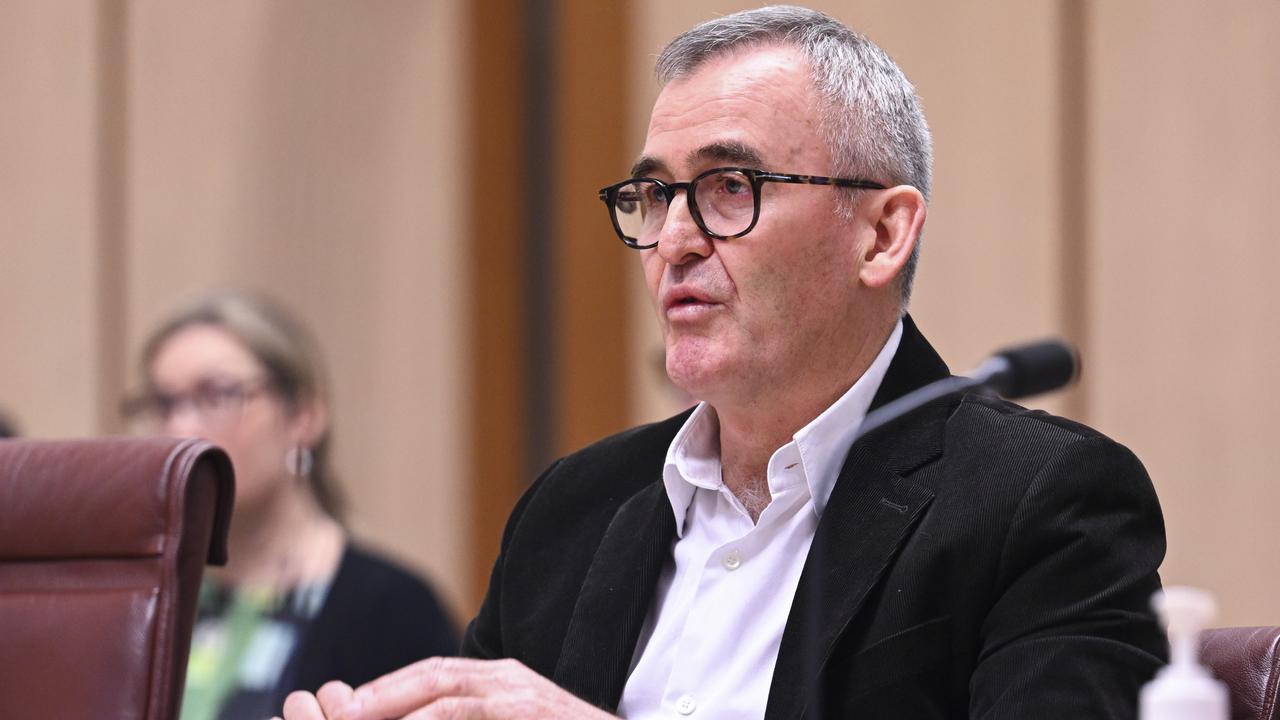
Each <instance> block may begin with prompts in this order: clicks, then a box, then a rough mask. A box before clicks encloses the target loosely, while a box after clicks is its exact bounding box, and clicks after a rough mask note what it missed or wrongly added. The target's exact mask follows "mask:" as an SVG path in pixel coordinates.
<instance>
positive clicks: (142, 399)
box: [120, 375, 277, 424]
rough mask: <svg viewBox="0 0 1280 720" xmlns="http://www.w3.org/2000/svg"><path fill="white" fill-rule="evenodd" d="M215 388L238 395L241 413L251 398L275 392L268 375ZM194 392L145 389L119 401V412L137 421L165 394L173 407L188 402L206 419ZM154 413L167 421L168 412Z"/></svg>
mask: <svg viewBox="0 0 1280 720" xmlns="http://www.w3.org/2000/svg"><path fill="white" fill-rule="evenodd" d="M216 389H217V391H218V392H219V393H221V394H223V395H229V394H230V393H232V392H234V393H235V394H236V395H238V396H239V397H238V399H237V402H238V404H239V412H241V413H243V412H244V408H245V406H246V405H248V403H249V402H250V401H251V400H253V399H254V398H255V397H257V396H259V395H262V394H265V393H274V392H277V388H276V383H275V381H274V380H273V379H272V378H270V377H269V376H265V375H264V376H260V377H256V378H250V379H249V380H244V381H241V380H236V381H234V382H233V383H231V384H229V385H228V386H226V387H219V388H216ZM195 394H196V393H195V392H193V391H188V392H184V393H172V394H170V393H160V392H157V391H155V390H154V389H152V390H147V391H146V392H143V393H141V394H140V395H136V396H134V397H131V398H126V399H125V400H123V401H122V402H121V403H120V414H121V416H122V417H124V418H125V420H126V421H129V422H137V421H138V420H139V418H142V417H145V416H146V415H147V413H148V411H149V410H150V409H151V408H153V407H155V406H157V405H158V404H160V403H157V399H158V398H161V397H164V396H166V395H167V396H168V398H167V399H168V400H169V401H170V403H171V404H172V406H173V407H175V408H176V407H177V405H178V403H179V402H185V403H187V404H188V406H189V407H191V408H192V409H193V410H195V412H196V413H197V414H198V415H200V417H201V418H202V419H207V417H206V416H205V414H204V413H205V412H206V411H205V410H204V409H201V408H200V406H199V405H200V403H199V402H198V401H197V400H195V398H194V397H193V396H194V395H195ZM170 413H172V410H171V411H170ZM156 415H157V416H156V418H155V420H156V421H158V422H160V423H162V424H163V423H164V422H167V421H168V417H169V415H170V414H169V413H157V414H156Z"/></svg>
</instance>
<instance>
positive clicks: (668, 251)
mask: <svg viewBox="0 0 1280 720" xmlns="http://www.w3.org/2000/svg"><path fill="white" fill-rule="evenodd" d="M712 242H713V241H712V240H711V238H709V237H707V236H706V234H705V233H703V232H702V229H701V228H699V227H698V223H696V222H694V220H693V213H692V211H691V208H690V207H689V193H688V192H680V193H676V196H675V197H674V198H672V199H671V204H670V205H669V206H668V207H667V217H666V219H665V220H664V221H663V223H662V231H661V232H659V233H658V254H659V255H661V256H662V259H663V260H665V261H667V263H668V264H670V265H683V264H685V263H687V262H691V261H692V260H694V259H696V258H700V257H707V256H708V255H710V254H711V253H712V251H713V250H714V248H713V246H712Z"/></svg>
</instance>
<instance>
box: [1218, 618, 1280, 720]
mask: <svg viewBox="0 0 1280 720" xmlns="http://www.w3.org/2000/svg"><path fill="white" fill-rule="evenodd" d="M1278 649H1280V627H1274V626H1273V627H1228V628H1210V629H1209V630H1206V631H1205V632H1204V633H1203V634H1202V635H1201V637H1200V657H1201V662H1202V663H1203V664H1204V665H1206V666H1208V667H1209V669H1211V670H1213V674H1214V675H1216V676H1217V677H1218V679H1219V680H1221V681H1223V682H1225V683H1226V684H1227V687H1229V688H1230V689H1231V718H1232V720H1280V705H1278V704H1277V697H1278V693H1280V687H1278V684H1280V653H1278V652H1277V650H1278Z"/></svg>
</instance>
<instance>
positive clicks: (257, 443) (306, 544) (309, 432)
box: [126, 293, 457, 720]
mask: <svg viewBox="0 0 1280 720" xmlns="http://www.w3.org/2000/svg"><path fill="white" fill-rule="evenodd" d="M140 370H141V376H142V380H143V386H144V388H145V389H144V391H143V393H142V394H141V395H140V396H139V397H137V398H136V399H134V400H132V401H130V402H128V403H126V411H127V414H128V415H129V416H130V417H131V419H133V420H136V421H138V422H140V423H143V424H145V426H149V427H150V429H152V430H153V431H158V432H162V433H165V434H169V435H180V436H188V435H197V436H201V437H204V438H208V439H209V440H211V441H213V442H214V443H216V444H217V445H219V446H221V447H222V448H223V449H225V450H226V451H227V453H228V454H229V455H230V456H231V461H232V465H233V466H234V468H235V480H236V498H235V508H234V512H233V513H232V522H231V531H230V536H229V538H228V541H227V543H228V550H229V555H230V560H229V562H228V563H227V565H226V566H225V567H222V568H209V571H208V572H207V573H206V576H205V582H204V586H203V587H202V588H201V593H200V603H199V613H198V616H197V620H196V627H195V633H194V635H193V638H192V645H191V659H190V663H189V664H188V668H187V685H186V692H185V695H184V697H183V703H182V718H183V720H203V719H205V718H210V719H212V718H223V719H231V718H237V719H238V718H252V717H268V716H271V715H274V714H276V713H278V712H279V711H280V708H281V707H282V706H283V704H284V699H285V696H286V695H288V694H289V693H290V692H292V691H293V690H296V689H306V690H310V691H313V692H314V691H315V690H316V689H318V688H319V686H320V685H321V684H323V683H324V682H327V681H329V680H335V679H337V680H343V681H345V682H347V683H349V684H350V685H352V686H357V685H360V684H361V683H364V682H367V681H368V680H371V679H373V678H375V677H378V676H379V675H382V674H385V673H387V672H390V671H391V670H395V669H397V668H399V667H402V666H404V665H407V664H409V663H412V662H414V661H416V660H419V659H422V658H424V657H429V656H432V655H451V654H454V653H455V652H456V651H457V637H456V633H455V629H454V627H453V625H452V624H451V623H450V621H449V619H448V618H447V617H446V614H445V613H444V611H443V610H442V608H441V605H440V603H439V601H438V600H437V599H436V597H435V594H434V593H433V592H432V591H431V589H430V588H429V587H428V586H427V585H426V584H424V583H423V582H422V581H421V580H419V579H418V578H416V577H414V576H412V575H411V574H409V573H408V572H407V571H405V570H404V569H402V568H400V567H397V566H396V565H394V564H392V563H391V562H389V561H387V560H385V559H383V558H380V557H377V556H376V555H374V554H372V553H370V552H369V551H367V550H365V549H362V548H361V547H360V546H359V545H358V544H355V543H353V542H352V541H351V540H350V538H349V537H348V536H347V533H346V531H345V530H344V528H343V527H342V525H341V524H340V522H339V520H338V518H339V517H340V512H339V507H338V497H337V493H336V491H335V487H334V485H333V479H332V478H331V477H330V475H329V468H328V465H327V462H326V461H327V453H326V451H327V449H328V444H329V443H328V430H329V417H328V406H327V404H326V388H325V384H324V381H323V377H322V371H321V365H320V361H319V357H318V355H317V352H316V349H315V345H314V344H313V343H312V342H311V339H310V337H309V335H308V334H307V333H306V332H305V331H304V330H303V328H302V327H301V326H300V325H299V324H298V323H297V322H295V321H293V320H292V319H291V318H290V317H288V316H287V315H285V314H284V313H283V312H282V311H281V310H280V309H279V308H277V307H275V306H273V305H271V304H269V303H267V302H266V301H264V300H262V299H260V298H254V297H251V296H246V295H242V294H236V293H226V294H220V295H216V296H213V297H210V298H207V299H205V300H203V301H201V302H199V303H197V304H195V305H193V306H191V307H189V308H187V309H185V310H183V311H182V312H179V313H178V314H176V315H175V316H173V317H172V318H170V319H169V320H168V321H167V322H165V323H164V324H162V325H161V326H160V327H159V328H157V329H156V330H155V332H153V333H152V334H151V336H150V337H149V339H148V340H147V341H146V344H145V346H144V347H143V351H142V357H141V363H140Z"/></svg>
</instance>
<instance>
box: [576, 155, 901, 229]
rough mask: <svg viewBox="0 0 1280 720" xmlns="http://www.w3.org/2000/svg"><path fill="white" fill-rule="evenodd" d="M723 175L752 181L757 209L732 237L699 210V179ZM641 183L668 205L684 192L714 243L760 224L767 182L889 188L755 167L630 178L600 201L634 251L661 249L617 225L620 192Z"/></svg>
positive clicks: (696, 220)
mask: <svg viewBox="0 0 1280 720" xmlns="http://www.w3.org/2000/svg"><path fill="white" fill-rule="evenodd" d="M722 172H736V173H740V174H742V175H743V176H745V177H746V178H747V179H748V180H750V182H751V198H752V201H753V205H754V209H753V211H752V214H751V223H750V224H749V225H747V228H746V229H745V230H743V231H742V232H739V233H734V234H733V235H720V234H718V233H714V232H711V231H710V230H708V229H707V226H706V223H704V222H703V220H702V212H701V211H700V210H698V199H697V195H696V192H697V191H696V190H695V189H694V186H695V185H696V184H697V183H698V181H699V180H702V179H703V178H705V177H710V176H712V175H715V174H716V173H722ZM642 180H643V181H646V182H652V183H654V184H655V185H657V187H658V189H659V190H660V191H661V192H662V194H663V196H664V197H666V199H667V205H670V204H671V203H672V202H674V201H675V199H676V191H677V190H684V191H685V195H686V196H687V199H688V203H687V204H688V206H689V215H690V216H691V217H692V218H693V222H694V224H695V225H697V226H698V229H699V230H701V231H702V234H703V235H706V236H707V237H709V238H712V239H714V240H732V239H734V238H740V237H742V236H743V235H746V234H747V233H749V232H751V231H752V230H754V229H755V227H756V223H757V222H759V221H760V204H761V203H760V186H761V185H763V184H765V183H767V182H780V183H789V184H793V185H827V186H832V187H843V188H855V189H859V190H885V189H887V188H886V186H884V185H881V184H880V183H878V182H875V181H872V180H863V179H861V178H832V177H824V176H822V175H798V174H794V173H779V172H772V171H769V170H756V169H754V168H741V167H716V168H711V169H710V170H707V171H705V172H702V173H699V174H698V176H697V177H695V178H693V179H692V180H690V181H688V182H664V181H662V180H659V179H657V178H652V177H633V178H628V179H626V180H623V181H621V182H617V183H614V184H612V185H609V186H608V187H603V188H600V200H601V201H602V202H603V203H604V204H605V207H607V208H608V209H609V220H610V221H611V222H612V223H613V230H614V232H616V233H617V234H618V237H619V238H620V239H621V240H622V243H623V244H624V245H626V246H627V247H629V248H632V249H635V250H648V249H649V248H655V247H657V246H658V241H657V240H655V241H653V242H652V243H651V244H649V245H641V244H640V243H639V241H638V240H637V239H635V238H629V237H627V235H626V234H625V233H623V231H622V226H620V225H619V224H618V211H617V202H618V191H619V190H621V189H622V188H624V187H626V186H627V185H630V184H632V183H635V182H637V181H642ZM663 222H664V223H665V222H666V221H665V220H664V221H663Z"/></svg>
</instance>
